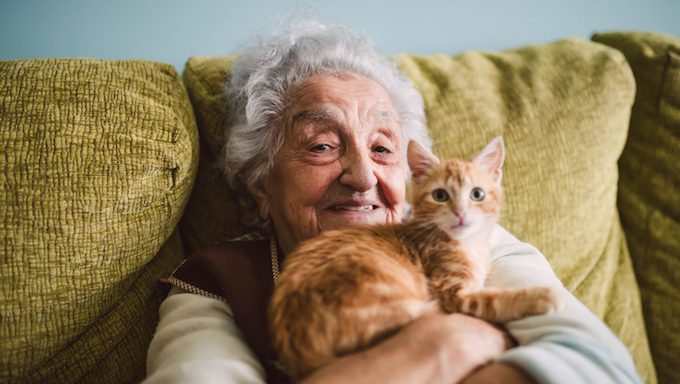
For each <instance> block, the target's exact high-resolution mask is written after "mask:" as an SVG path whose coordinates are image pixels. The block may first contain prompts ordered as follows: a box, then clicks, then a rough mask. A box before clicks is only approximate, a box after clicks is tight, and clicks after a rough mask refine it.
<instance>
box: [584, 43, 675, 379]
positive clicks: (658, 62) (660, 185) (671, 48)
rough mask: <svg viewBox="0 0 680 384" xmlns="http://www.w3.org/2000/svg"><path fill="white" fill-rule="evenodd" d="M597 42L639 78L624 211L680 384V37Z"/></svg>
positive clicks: (659, 346) (649, 307)
mask: <svg viewBox="0 0 680 384" xmlns="http://www.w3.org/2000/svg"><path fill="white" fill-rule="evenodd" d="M593 40H595V41H598V42H601V43H604V44H607V45H609V46H612V47H614V48H617V49H619V50H620V51H621V52H623V54H624V55H625V56H626V58H627V59H628V61H629V63H630V66H631V67H632V69H633V73H634V74H635V81H636V83H637V95H636V98H635V104H634V105H633V112H632V118H631V122H630V134H629V140H628V142H627V144H626V147H625V149H624V151H623V155H622V156H621V161H620V162H619V169H620V173H621V178H620V182H619V207H620V211H621V220H622V223H623V227H624V229H625V231H626V237H627V239H628V244H629V246H630V251H631V254H632V256H633V265H634V266H635V272H636V274H637V278H638V282H639V284H640V292H641V294H642V305H643V308H644V310H645V311H644V313H645V320H646V324H647V333H648V334H649V340H650V345H651V348H652V354H653V356H654V362H655V364H656V368H657V374H658V376H659V382H662V383H680V371H679V370H678V369H677V363H678V358H679V357H680V321H678V319H680V289H679V288H678V283H679V282H680V38H678V37H674V36H669V35H662V34H657V33H643V32H629V33H606V34H597V35H595V36H594V37H593Z"/></svg>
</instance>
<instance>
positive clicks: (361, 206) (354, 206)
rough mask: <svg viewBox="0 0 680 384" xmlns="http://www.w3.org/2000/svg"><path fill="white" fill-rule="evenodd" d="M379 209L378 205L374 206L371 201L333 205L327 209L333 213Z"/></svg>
mask: <svg viewBox="0 0 680 384" xmlns="http://www.w3.org/2000/svg"><path fill="white" fill-rule="evenodd" d="M379 207H380V206H379V205H378V204H375V203H374V202H372V201H355V200H351V201H343V202H341V203H338V204H333V205H331V206H329V209H330V210H333V211H350V212H368V211H372V210H374V209H376V208H379Z"/></svg>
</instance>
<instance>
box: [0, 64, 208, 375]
mask: <svg viewBox="0 0 680 384" xmlns="http://www.w3.org/2000/svg"><path fill="white" fill-rule="evenodd" d="M0 90H2V91H1V94H2V97H0V146H1V147H2V148H3V155H2V156H3V157H2V161H0V199H1V201H2V210H0V223H2V224H0V237H1V238H2V239H3V244H4V246H3V248H2V251H0V252H1V253H0V260H2V263H0V292H1V294H0V314H1V315H0V321H1V328H0V340H2V347H1V348H0V382H4V383H5V382H19V381H21V382H61V383H82V382H133V381H138V380H139V379H140V378H141V377H143V375H144V366H145V357H146V349H147V347H148V343H149V341H150V338H151V336H152V335H153V332H154V328H155V325H156V322H157V320H158V315H157V311H158V305H159V303H160V301H161V300H162V298H163V292H161V289H160V287H159V285H158V284H157V281H158V279H159V278H160V277H163V276H167V274H168V273H170V272H171V271H172V270H173V268H174V267H176V265H177V264H178V263H179V262H180V261H181V259H182V257H183V252H182V248H181V244H180V243H179V235H178V233H177V231H175V226H176V223H177V222H178V220H179V218H180V216H181V215H182V212H183V208H184V205H185V204H186V200H187V199H188V195H189V193H190V189H191V186H192V182H193V179H194V175H195V169H196V163H197V155H198V153H197V147H198V145H197V141H198V140H197V134H196V127H195V122H194V118H193V113H192V109H191V106H190V103H189V101H188V98H187V97H186V93H185V92H184V90H183V88H182V84H181V82H180V79H179V77H178V76H177V74H176V72H175V71H174V69H173V68H172V67H171V66H169V65H165V64H156V63H150V62H141V61H101V60H92V59H35V60H25V61H2V62H0ZM164 244H166V245H164Z"/></svg>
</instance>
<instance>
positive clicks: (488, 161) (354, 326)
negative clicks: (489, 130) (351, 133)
mask: <svg viewBox="0 0 680 384" xmlns="http://www.w3.org/2000/svg"><path fill="white" fill-rule="evenodd" d="M503 158H504V147H503V142H502V139H501V138H496V139H494V140H493V141H492V142H491V143H489V144H488V145H487V146H486V147H485V148H484V149H483V150H482V151H481V152H480V154H479V155H478V156H477V157H476V158H475V159H474V160H473V161H471V162H467V161H463V160H458V159H453V160H448V161H445V162H443V163H440V162H439V160H438V159H437V158H435V157H434V156H432V155H431V154H429V153H428V152H427V151H426V150H425V149H423V148H422V147H420V146H419V145H417V144H415V143H414V142H411V143H409V148H408V160H409V167H410V168H411V171H412V182H411V185H410V192H411V193H410V195H411V201H412V205H413V214H412V218H411V219H409V220H407V221H406V222H404V223H400V224H389V225H375V226H369V227H354V228H346V229H342V230H334V231H327V232H324V233H322V234H320V235H319V236H317V237H315V238H313V239H310V240H307V241H305V242H303V243H301V244H300V245H299V246H298V247H297V249H296V250H295V251H293V252H292V253H290V254H289V255H287V257H286V259H285V262H284V264H283V271H282V273H281V275H280V278H279V284H278V286H277V287H276V289H275V290H274V294H273V296H272V299H271V302H270V307H269V323H270V331H271V336H272V340H273V344H274V347H275V349H276V351H277V353H278V356H279V360H280V362H281V363H282V364H283V366H284V367H285V369H286V370H287V372H288V373H289V375H290V376H291V377H293V378H295V379H301V378H304V377H305V376H307V375H308V374H310V373H311V372H313V371H314V370H316V369H318V368H320V367H323V366H324V365H327V364H329V363H331V362H332V361H333V360H334V359H336V358H338V357H341V356H343V355H345V354H348V353H351V352H355V351H358V350H361V349H363V348H366V347H368V346H371V345H373V344H375V343H377V342H379V341H380V340H382V339H384V338H386V337H388V336H389V335H391V334H392V333H394V332H396V331H397V330H399V329H400V328H401V327H403V326H404V325H405V324H407V323H409V322H411V321H413V320H414V319H416V318H417V317H418V316H420V315H422V314H423V313H425V312H427V311H432V310H436V308H437V306H439V307H440V308H441V309H443V310H444V311H446V312H464V313H467V314H470V315H473V316H477V317H479V318H482V319H485V320H488V321H492V322H505V321H509V320H512V319H516V318H520V317H524V316H528V315H538V314H545V313H550V312H552V311H555V310H557V309H558V308H559V306H560V299H559V297H558V295H557V294H556V293H555V292H554V291H553V290H552V289H550V288H547V287H531V288H525V289H517V290H492V289H487V288H484V281H485V279H486V276H487V274H488V271H489V268H490V259H489V254H490V235H491V231H492V229H493V228H494V226H495V225H496V224H497V222H498V220H499V218H500V210H501V206H502V204H503V190H502V188H501V175H502V172H501V167H502V164H503ZM480 191H481V192H480Z"/></svg>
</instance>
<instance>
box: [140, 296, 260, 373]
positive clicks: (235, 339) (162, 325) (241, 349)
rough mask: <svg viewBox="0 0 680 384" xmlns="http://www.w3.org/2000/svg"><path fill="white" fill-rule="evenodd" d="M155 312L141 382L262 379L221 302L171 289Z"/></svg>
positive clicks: (256, 361) (227, 308)
mask: <svg viewBox="0 0 680 384" xmlns="http://www.w3.org/2000/svg"><path fill="white" fill-rule="evenodd" d="M159 312H160V321H159V323H158V327H157V328H156V333H155V335H154V337H153V340H151V344H150V345H149V351H148V355H147V364H146V366H147V368H146V369H147V370H146V372H147V375H148V376H147V378H146V380H145V381H144V383H146V384H152V383H153V384H156V383H159V384H160V383H163V384H173V383H187V384H188V383H225V382H231V383H244V384H263V383H265V374H264V369H263V368H262V366H261V365H260V364H259V362H258V360H257V359H256V358H255V355H254V354H253V353H252V352H251V351H250V349H249V348H248V346H247V345H246V344H245V342H244V341H243V337H242V335H241V332H240V331H239V330H238V329H237V328H236V325H235V324H234V321H233V319H232V314H231V309H229V306H228V305H227V304H226V303H224V302H222V301H220V300H217V299H212V298H209V297H205V296H200V295H195V294H192V293H187V292H185V291H183V290H181V289H179V288H173V289H172V291H170V294H169V295H168V297H167V298H166V299H165V300H164V301H163V303H162V304H161V307H160V311H159Z"/></svg>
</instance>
